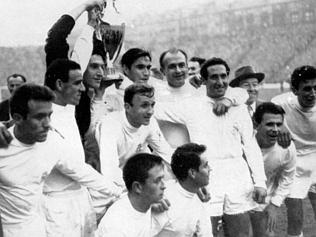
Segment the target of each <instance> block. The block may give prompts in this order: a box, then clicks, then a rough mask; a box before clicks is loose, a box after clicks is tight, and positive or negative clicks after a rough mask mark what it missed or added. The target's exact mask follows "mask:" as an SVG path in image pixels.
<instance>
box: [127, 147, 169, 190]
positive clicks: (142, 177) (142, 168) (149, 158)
mask: <svg viewBox="0 0 316 237" xmlns="http://www.w3.org/2000/svg"><path fill="white" fill-rule="evenodd" d="M154 166H163V161H162V158H161V157H159V156H156V155H152V154H149V153H138V154H136V155H133V156H132V157H130V158H129V159H128V160H127V162H126V164H125V166H124V168H123V179H124V182H125V186H126V188H127V190H128V191H131V190H132V185H133V182H140V183H142V184H144V183H145V181H146V179H147V178H148V171H149V170H150V169H151V168H153V167H154Z"/></svg>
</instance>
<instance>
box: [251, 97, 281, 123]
mask: <svg viewBox="0 0 316 237" xmlns="http://www.w3.org/2000/svg"><path fill="white" fill-rule="evenodd" d="M266 113H270V114H280V115H282V117H284V114H285V111H284V109H283V108H282V107H281V106H279V105H276V104H274V103H272V102H264V103H262V104H260V105H259V106H258V107H257V108H256V111H255V113H254V114H253V119H254V121H255V122H256V123H257V124H260V123H261V122H262V119H263V115H264V114H266Z"/></svg>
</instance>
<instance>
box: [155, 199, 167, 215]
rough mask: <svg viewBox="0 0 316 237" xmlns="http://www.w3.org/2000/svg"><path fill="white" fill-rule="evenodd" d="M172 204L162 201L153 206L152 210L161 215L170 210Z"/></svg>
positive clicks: (165, 200)
mask: <svg viewBox="0 0 316 237" xmlns="http://www.w3.org/2000/svg"><path fill="white" fill-rule="evenodd" d="M169 207H170V202H169V200H168V199H165V198H163V199H161V200H160V201H159V202H157V203H154V204H152V205H151V210H152V211H153V212H156V213H161V212H164V211H167V210H169Z"/></svg>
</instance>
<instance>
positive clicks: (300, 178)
mask: <svg viewBox="0 0 316 237" xmlns="http://www.w3.org/2000/svg"><path fill="white" fill-rule="evenodd" d="M315 174H316V154H310V155H305V156H304V157H299V156H298V157H297V162H296V173H295V177H294V181H293V184H292V187H291V190H290V195H289V196H288V197H290V198H300V199H304V198H305V197H306V196H307V193H308V191H309V190H310V188H311V185H312V184H314V183H315V182H316V180H315ZM312 190H313V189H312ZM312 192H313V191H312Z"/></svg>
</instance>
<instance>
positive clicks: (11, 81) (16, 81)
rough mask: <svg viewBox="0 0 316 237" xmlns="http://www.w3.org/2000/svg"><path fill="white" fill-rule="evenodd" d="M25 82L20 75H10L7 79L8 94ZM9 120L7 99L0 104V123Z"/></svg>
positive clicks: (23, 77)
mask: <svg viewBox="0 0 316 237" xmlns="http://www.w3.org/2000/svg"><path fill="white" fill-rule="evenodd" d="M25 82H26V78H25V76H23V75H21V74H16V73H15V74H12V75H10V76H8V78H7V86H8V90H9V92H10V94H12V93H13V91H14V90H15V89H16V88H18V87H19V86H20V85H22V84H23V83H25ZM8 120H10V109H9V99H6V100H4V101H2V102H1V103H0V121H8Z"/></svg>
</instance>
